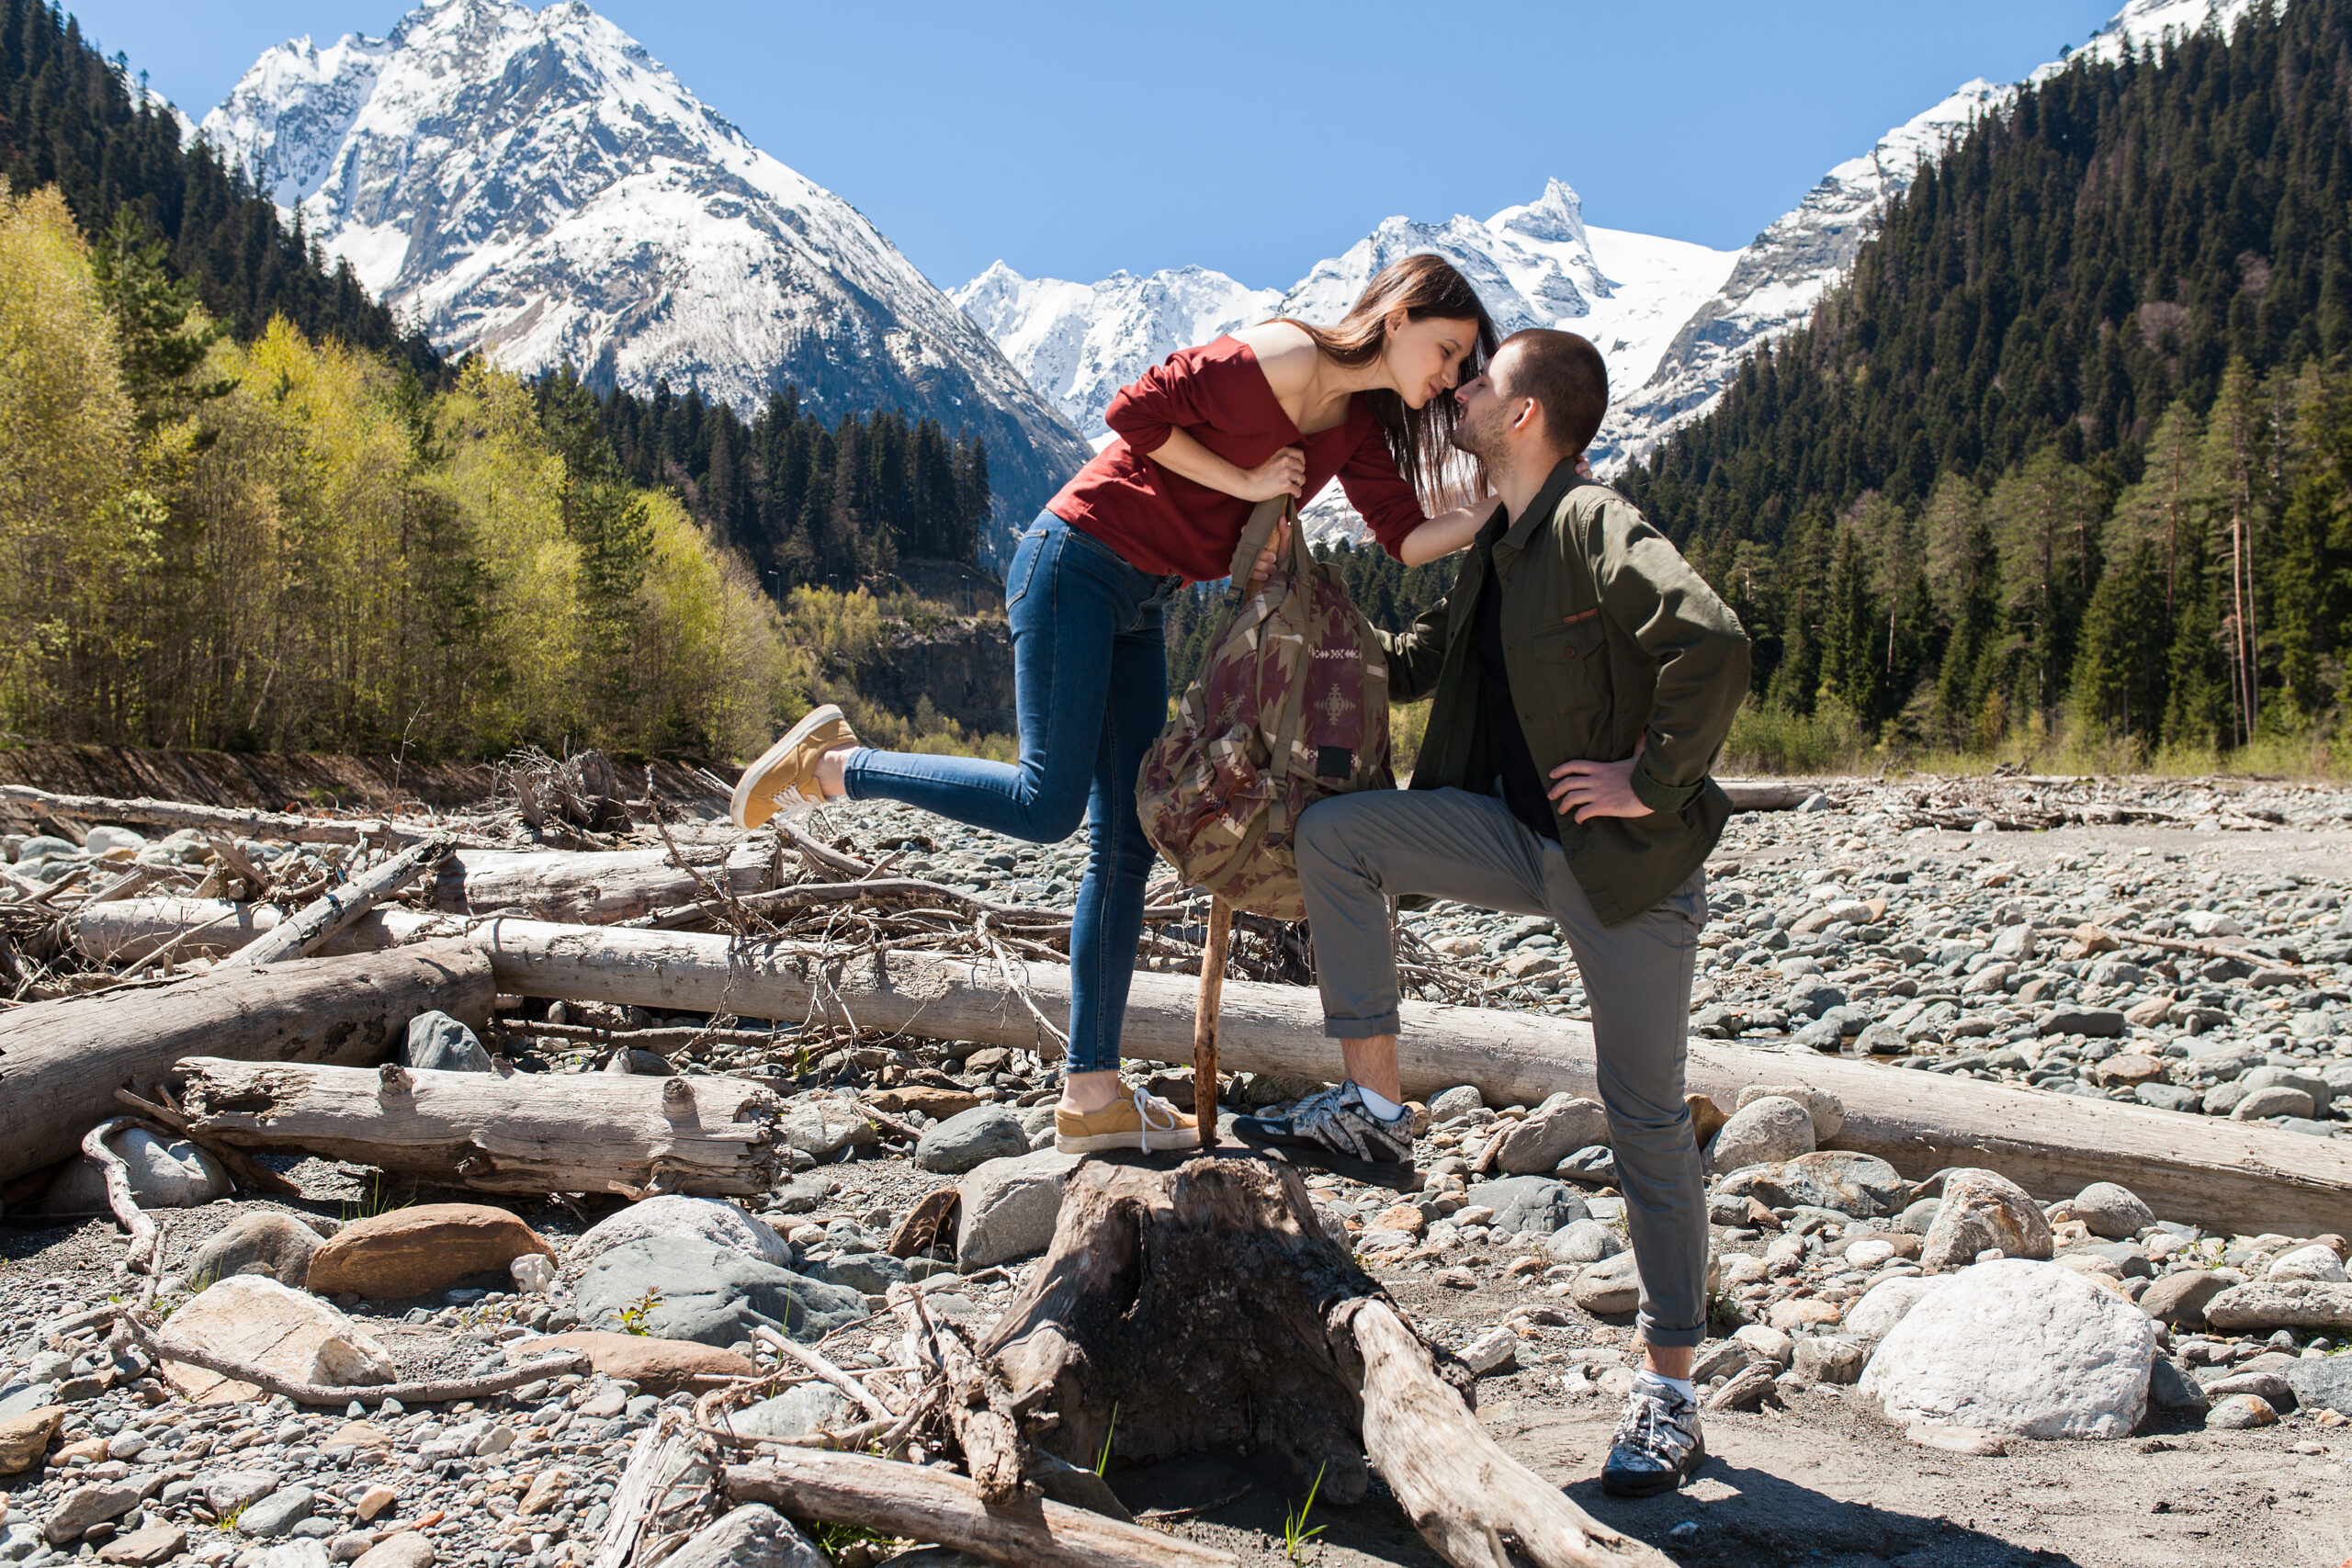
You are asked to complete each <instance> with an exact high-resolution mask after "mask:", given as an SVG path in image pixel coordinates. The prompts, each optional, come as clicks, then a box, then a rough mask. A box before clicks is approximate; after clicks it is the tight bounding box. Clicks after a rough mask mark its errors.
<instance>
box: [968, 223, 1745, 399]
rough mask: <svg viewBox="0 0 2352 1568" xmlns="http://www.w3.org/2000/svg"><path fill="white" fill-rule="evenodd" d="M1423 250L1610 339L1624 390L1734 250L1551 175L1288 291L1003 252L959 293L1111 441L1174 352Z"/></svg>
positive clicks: (1536, 320)
mask: <svg viewBox="0 0 2352 1568" xmlns="http://www.w3.org/2000/svg"><path fill="white" fill-rule="evenodd" d="M1420 251H1434V252H1436V253H1437V254H1441V255H1442V256H1445V257H1446V258H1447V259H1448V260H1450V261H1452V262H1453V265H1455V266H1457V267H1459V268H1461V269H1462V272H1463V275H1464V276H1466V277H1468V278H1469V279H1470V281H1471V283H1472V285H1473V286H1474V287H1476V288H1477V290H1478V295H1479V298H1480V299H1484V300H1485V301H1486V303H1487V310H1488V311H1489V312H1490V313H1492V315H1493V316H1494V318H1495V324H1496V325H1497V326H1498V327H1499V328H1500V329H1501V330H1502V331H1503V332H1505V333H1512V332H1516V331H1518V330H1519V329H1520V328H1521V327H1528V326H1565V327H1571V328H1573V329H1574V330H1576V331H1577V332H1581V333H1585V334H1586V335H1587V336H1589V337H1590V338H1591V339H1592V340H1593V341H1594V342H1595V343H1597V344H1600V347H1601V349H1602V351H1603V352H1604V353H1606V354H1607V355H1609V361H1610V371H1611V376H1612V377H1613V378H1617V379H1618V381H1619V383H1620V384H1621V385H1625V386H1628V387H1633V386H1638V385H1640V383H1641V382H1642V381H1644V380H1646V379H1647V378H1648V372H1649V367H1651V366H1653V365H1655V364H1656V363H1657V356H1658V355H1659V353H1660V352H1661V351H1662V350H1663V349H1664V348H1665V346H1666V344H1667V342H1668V339H1669V338H1671V337H1672V335H1673V333H1674V332H1675V329H1676V328H1678V327H1679V326H1680V325H1681V323H1682V321H1684V320H1685V319H1686V318H1687V317H1688V316H1689V315H1690V313H1691V310H1694V309H1695V308H1697V306H1698V304H1699V303H1700V301H1702V300H1703V299H1707V298H1708V296H1709V295H1711V294H1712V293H1713V292H1714V290H1715V288H1716V287H1717V286H1718V285H1720V284H1721V283H1722V282H1723V280H1724V276H1725V275H1726V274H1728V273H1729V272H1730V270H1731V265H1732V262H1733V260H1734V256H1735V253H1733V252H1729V251H1714V250H1709V249H1708V248H1707V247H1706V246H1704V245H1694V244H1689V243H1684V242H1682V241H1679V240H1660V239H1656V238H1653V237H1652V236H1649V235H1646V234H1630V233H1626V232H1624V231H1620V230H1613V229H1597V228H1589V227H1588V226H1587V225H1586V223H1585V221H1584V215H1583V210H1582V203H1581V202H1580V201H1579V200H1578V198H1577V193H1576V192H1575V191H1574V190H1572V189H1570V188H1569V187H1568V186H1567V185H1566V183H1565V182H1564V181H1560V180H1554V181H1552V182H1551V183H1550V184H1549V185H1548V186H1545V188H1544V194H1543V195H1542V196H1541V197H1538V198H1537V199H1536V200H1534V201H1532V202H1529V203H1527V204H1526V205H1524V206H1521V207H1507V208H1505V209H1503V210H1502V211H1500V212H1498V213H1496V214H1495V215H1494V216H1493V217H1492V218H1489V219H1487V220H1483V221H1481V220H1478V219H1475V218H1453V219H1450V220H1447V221H1446V222H1444V223H1417V222H1414V221H1413V220H1410V219H1407V218H1391V219H1389V220H1387V221H1386V222H1385V223H1383V224H1381V226H1380V227H1379V228H1378V229H1376V230H1374V231H1373V232H1372V233H1371V234H1369V235H1367V236H1365V237H1364V238H1363V239H1362V240H1360V241H1358V242H1357V243H1355V244H1354V245H1352V246H1351V247H1349V249H1348V250H1347V251H1345V252H1344V253H1342V254H1340V255H1336V256H1333V257H1331V258H1330V259H1329V260H1328V261H1323V262H1318V263H1317V265H1315V266H1314V267H1313V268H1312V269H1311V270H1310V271H1309V272H1308V273H1307V275H1306V276H1305V277H1303V278H1301V279H1299V281H1298V282H1297V283H1295V285H1293V286H1292V287H1291V288H1288V289H1283V290H1277V289H1272V288H1249V287H1247V286H1245V285H1243V284H1240V283H1238V282H1236V281H1235V280H1234V279H1232V278H1230V277H1228V276H1226V275H1225V274H1223V273H1221V272H1212V271H1210V270H1209V269H1208V268H1206V267H1199V266H1190V267H1183V268H1179V269H1171V270H1168V271H1162V272H1155V273H1153V274H1151V275H1150V276H1147V277H1135V276H1130V275H1128V274H1126V273H1116V274H1114V275H1113V276H1110V277H1107V278H1105V279H1103V281H1102V282H1100V283H1094V284H1086V283H1067V282H1063V281H1061V280H1060V279H1057V278H1024V277H1023V276H1021V275H1020V274H1019V273H1016V272H1014V271H1013V270H1012V268H1011V267H1009V266H1007V265H1004V264H1003V263H1002V262H998V263H997V264H996V265H994V266H991V267H989V269H988V271H986V272H984V273H982V274H980V276H978V277H976V278H974V279H972V281H971V282H969V283H967V284H966V285H964V287H963V288H959V289H957V290H956V292H955V294H954V295H953V296H951V298H953V299H955V301H956V303H957V304H958V305H961V306H962V307H963V308H964V310H965V311H966V313H967V314H968V315H970V316H971V318H972V319H973V320H974V321H978V323H979V324H980V325H981V327H983V328H984V329H985V330H986V331H987V332H988V333H989V336H991V337H993V338H995V339H996V341H997V345H998V346H999V347H1000V348H1001V349H1003V350H1004V352H1005V354H1006V355H1007V357H1009V358H1010V359H1012V363H1013V364H1014V365H1015V366H1017V367H1019V368H1020V369H1021V370H1022V372H1023V374H1025V375H1027V376H1028V377H1029V378H1030V382H1031V384H1032V385H1034V386H1035V388H1036V389H1038V390H1039V391H1041V392H1043V393H1045V394H1046V396H1047V397H1049V398H1051V399H1053V400H1055V402H1056V403H1057V405H1058V406H1059V407H1060V409H1061V411H1062V412H1063V413H1064V414H1065V415H1066V416H1067V417H1068V418H1069V421H1070V423H1073V424H1075V425H1077V426H1078V428H1079V429H1080V430H1081V431H1083V432H1084V433H1085V434H1087V435H1088V436H1089V437H1092V438H1100V437H1102V436H1103V434H1105V427H1104V425H1103V410H1105V409H1106V408H1108V407H1109V406H1110V402H1111V398H1112V395H1113V394H1114V393H1115V392H1116V391H1117V390H1118V389H1120V388H1121V387H1124V386H1125V385H1126V384H1127V383H1128V382H1130V381H1132V380H1134V379H1135V378H1136V377H1137V376H1139V375H1141V374H1142V373H1143V372H1144V371H1145V370H1146V369H1147V368H1148V367H1151V366H1153V365H1155V364H1158V363H1159V361H1160V360H1161V359H1164V358H1165V357H1167V355H1169V354H1170V352H1171V351H1173V350H1175V349H1178V348H1182V347H1184V346H1186V345H1187V344H1197V343H1206V342H1208V341H1209V340H1210V339H1212V338H1214V337H1216V336H1217V335H1218V334H1219V333H1226V332H1230V331H1231V330H1233V329H1234V328H1235V327H1237V326H1241V325H1244V324H1246V323H1248V322H1250V321H1263V320H1265V319H1266V318H1267V317H1269V316H1273V315H1290V316H1297V317H1299V318H1300V319H1302V320H1305V321H1319V322H1325V323H1329V322H1331V321H1338V320H1339V319H1340V316H1342V315H1344V314H1346V312H1347V309H1348V307H1349V306H1350V305H1351V304H1353V303H1354V302H1355V299H1356V296H1358V295H1359V294H1361V293H1363V286H1364V285H1365V284H1366V283H1368V282H1370V281H1371V279H1372V276H1373V274H1374V273H1376V272H1378V271H1379V270H1380V269H1381V268H1382V267H1384V266H1386V265H1388V264H1389V263H1390V262H1393V261H1395V260H1397V258H1398V257H1400V256H1406V255H1410V254H1414V253H1416V252H1420Z"/></svg>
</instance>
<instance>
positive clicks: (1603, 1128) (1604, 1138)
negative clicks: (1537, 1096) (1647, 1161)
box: [1495, 1093, 1609, 1176]
mask: <svg viewBox="0 0 2352 1568" xmlns="http://www.w3.org/2000/svg"><path fill="white" fill-rule="evenodd" d="M1608 1141H1609V1113H1608V1112H1607V1111H1603V1110H1602V1109H1601V1108H1600V1101H1599V1100H1578V1099H1577V1098H1576V1097H1575V1096H1573V1095H1570V1094H1566V1093H1562V1094H1555V1095H1553V1096H1552V1097H1551V1098H1550V1099H1548V1100H1544V1103H1543V1104H1541V1105H1539V1106H1537V1107H1536V1108H1535V1109H1534V1110H1533V1111H1530V1112H1529V1113H1528V1114H1527V1115H1526V1116H1524V1117H1522V1118H1521V1120H1520V1121H1519V1122H1517V1123H1516V1124H1514V1125H1512V1126H1510V1127H1507V1128H1505V1129H1504V1131H1503V1141H1502V1147H1501V1148H1500V1149H1499V1150H1498V1152H1497V1154H1496V1156H1495V1163H1496V1164H1497V1165H1498V1166H1499V1167H1501V1168H1502V1169H1503V1170H1505V1171H1506V1172H1508V1173H1510V1175H1513V1176H1529V1175H1538V1174H1542V1175H1548V1174H1550V1172H1551V1169H1552V1168H1553V1167H1554V1166H1555V1165H1557V1164H1559V1163H1560V1161H1561V1160H1563V1159H1565V1158H1566V1157H1567V1156H1568V1155H1570V1154H1571V1153H1573V1152H1575V1151H1576V1150H1577V1149H1581V1148H1589V1147H1590V1146H1591V1145H1595V1144H1605V1143H1607V1142H1608Z"/></svg>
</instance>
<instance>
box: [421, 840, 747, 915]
mask: <svg viewBox="0 0 2352 1568" xmlns="http://www.w3.org/2000/svg"><path fill="white" fill-rule="evenodd" d="M693 864H694V867H695V869H694V871H692V872H690V871H687V870H686V869H684V867H682V866H680V865H678V864H677V863H675V862H674V861H673V859H672V858H671V854H670V852H669V851H667V850H614V851H608V852H586V853H582V852H572V851H568V850H524V851H516V850H460V851H458V852H457V853H455V854H452V855H451V856H449V858H448V859H447V860H445V861H443V862H442V863H441V871H440V874H438V875H437V876H436V877H435V879H434V883H433V904H434V907H435V908H439V909H447V910H449V911H451V912H452V913H456V914H488V913H490V912H491V911H492V910H493V909H515V908H519V909H523V910H526V911H527V912H528V913H529V914H530V915H531V916H532V917H533V918H534V919H542V920H566V921H572V922H576V923H578V924H580V925H586V926H602V925H612V924H614V923H616V922H617V921H621V920H633V919H638V918H639V916H642V915H646V914H650V912H652V911H653V910H656V909H663V908H671V907H673V906H674V905H679V904H691V903H693V902H694V901H695V899H696V898H697V897H700V895H701V893H702V889H703V884H702V883H701V882H697V881H696V880H695V873H697V872H698V873H700V874H701V875H702V876H703V877H704V878H705V879H707V880H709V881H712V882H716V881H717V880H718V874H719V873H720V871H721V869H722V868H723V869H724V872H725V874H726V885H727V886H728V887H729V889H731V890H732V891H733V892H735V893H736V894H738V895H743V894H750V893H757V892H759V891H760V890H762V889H763V888H765V887H768V886H772V885H773V883H774V882H775V870H774V867H775V859H774V856H773V855H772V854H771V853H770V852H769V850H768V849H767V848H766V847H765V846H764V845H759V844H738V845H737V846H736V847H735V848H734V849H733V850H731V851H730V852H728V854H727V855H726V856H725V857H723V859H722V857H720V856H718V855H716V854H714V855H712V856H711V857H710V859H709V862H708V863H707V864H706V863H702V862H701V861H699V860H697V861H695V862H694V863H693Z"/></svg>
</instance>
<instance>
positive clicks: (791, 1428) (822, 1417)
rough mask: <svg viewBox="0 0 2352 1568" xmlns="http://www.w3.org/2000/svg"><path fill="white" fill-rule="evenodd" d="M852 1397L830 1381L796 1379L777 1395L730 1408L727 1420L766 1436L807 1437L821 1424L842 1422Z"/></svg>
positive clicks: (731, 1423) (740, 1428) (742, 1430)
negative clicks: (738, 1407) (736, 1407)
mask: <svg viewBox="0 0 2352 1568" xmlns="http://www.w3.org/2000/svg"><path fill="white" fill-rule="evenodd" d="M848 1409H849V1401H848V1399H847V1398H846V1397H845V1396H843V1395H842V1393H841V1391H840V1390H839V1389H836V1388H834V1387H832V1386H831V1384H829V1383H821V1382H804V1383H796V1384H795V1385H794V1386H792V1387H791V1388H788V1389H786V1390H785V1391H784V1392H783V1393H779V1394H777V1395H776V1396H775V1398H774V1399H763V1400H761V1401H760V1402H759V1403H758V1404H754V1405H752V1406H750V1407H749V1408H747V1409H743V1410H738V1411H733V1412H730V1413H729V1415H728V1416H727V1418H726V1419H727V1424H728V1425H729V1427H733V1428H734V1429H735V1430H737V1431H739V1432H751V1433H754V1434H756V1435H757V1436H760V1437H763V1438H805V1437H807V1436H808V1435H809V1433H811V1432H813V1431H815V1430H816V1429H817V1428H818V1427H827V1426H831V1425H833V1424H835V1423H837V1422H839V1421H840V1420H841V1418H842V1416H843V1415H844V1414H845V1413H847V1411H848Z"/></svg>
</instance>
